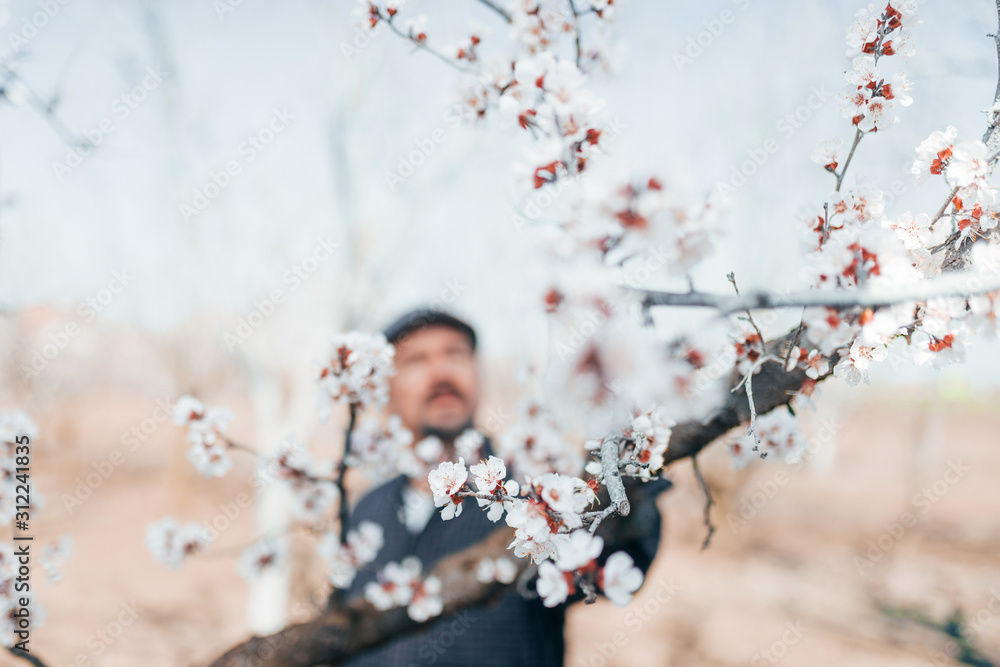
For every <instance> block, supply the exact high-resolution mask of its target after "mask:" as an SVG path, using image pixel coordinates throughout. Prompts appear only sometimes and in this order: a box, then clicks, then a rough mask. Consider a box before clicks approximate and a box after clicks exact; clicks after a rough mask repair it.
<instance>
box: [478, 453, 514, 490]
mask: <svg viewBox="0 0 1000 667" xmlns="http://www.w3.org/2000/svg"><path fill="white" fill-rule="evenodd" d="M469 472H471V473H472V474H473V475H474V477H473V481H474V482H475V483H476V487H477V488H478V489H479V490H480V491H482V492H484V493H493V492H494V491H496V490H497V488H498V487H500V486H501V485H502V484H503V481H504V479H505V478H506V477H507V466H505V465H504V463H503V460H501V459H499V458H497V457H496V456H491V457H489V459H487V460H486V461H483V462H482V463H478V464H476V465H474V466H471V467H470V468H469Z"/></svg>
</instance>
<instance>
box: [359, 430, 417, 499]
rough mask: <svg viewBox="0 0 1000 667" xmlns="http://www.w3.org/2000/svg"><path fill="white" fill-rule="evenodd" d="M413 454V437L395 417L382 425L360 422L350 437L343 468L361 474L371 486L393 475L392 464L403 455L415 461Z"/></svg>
mask: <svg viewBox="0 0 1000 667" xmlns="http://www.w3.org/2000/svg"><path fill="white" fill-rule="evenodd" d="M415 450H416V448H415V447H413V434H412V433H411V432H410V431H409V430H408V429H407V428H406V427H405V426H403V422H402V420H401V419H400V418H399V417H398V416H396V415H392V416H391V417H389V419H388V420H386V422H385V423H384V424H383V423H381V422H379V421H378V420H376V419H363V420H361V423H360V424H358V426H357V428H356V429H354V432H353V433H352V434H351V451H350V453H349V454H348V455H347V465H349V466H351V467H354V468H357V469H359V470H362V471H364V473H365V474H366V475H367V476H368V478H369V479H371V480H372V481H373V482H376V483H379V482H384V481H386V480H388V479H390V478H391V477H393V475H395V474H396V471H397V467H398V466H396V465H395V462H396V461H397V460H399V458H401V457H403V456H406V452H412V454H411V455H410V456H412V457H416V456H417V454H416V451H415ZM407 458H409V457H407Z"/></svg>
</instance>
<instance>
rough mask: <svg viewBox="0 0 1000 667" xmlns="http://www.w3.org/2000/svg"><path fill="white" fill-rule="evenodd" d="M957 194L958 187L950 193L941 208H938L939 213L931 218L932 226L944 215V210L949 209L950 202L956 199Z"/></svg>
mask: <svg viewBox="0 0 1000 667" xmlns="http://www.w3.org/2000/svg"><path fill="white" fill-rule="evenodd" d="M956 194H958V188H955V189H954V190H952V191H951V194H949V195H948V198H947V199H946V200H945V201H944V203H943V204H941V208H939V209H938V212H937V214H936V215H935V216H934V217H933V218H932V219H931V225H932V226H933V225H934V223H935V222H937V221H938V220H940V219H941V218H942V217H944V212H945V211H947V210H948V204H950V203H951V202H952V200H954V199H955V195H956Z"/></svg>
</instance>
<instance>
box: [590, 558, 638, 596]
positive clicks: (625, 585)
mask: <svg viewBox="0 0 1000 667" xmlns="http://www.w3.org/2000/svg"><path fill="white" fill-rule="evenodd" d="M642 581H643V576H642V570H640V569H639V568H637V567H636V566H635V563H634V562H633V560H632V557H631V556H629V555H628V554H627V553H625V552H624V551H616V552H615V553H613V554H611V555H610V556H609V557H608V560H607V562H606V563H605V564H604V568H603V569H602V570H601V581H600V584H599V585H600V587H601V590H602V591H604V594H605V595H606V596H607V597H608V599H609V600H611V602H613V603H614V604H616V605H618V606H619V607H622V606H625V605H627V604H628V603H629V602H630V601H631V600H632V595H633V594H634V593H635V592H636V591H637V590H639V587H640V586H642Z"/></svg>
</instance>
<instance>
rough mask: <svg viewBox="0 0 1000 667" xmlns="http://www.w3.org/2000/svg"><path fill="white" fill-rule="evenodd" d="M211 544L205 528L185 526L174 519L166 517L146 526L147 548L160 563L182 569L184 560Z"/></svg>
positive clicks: (196, 525) (191, 525) (193, 524)
mask: <svg viewBox="0 0 1000 667" xmlns="http://www.w3.org/2000/svg"><path fill="white" fill-rule="evenodd" d="M209 542H211V536H210V535H209V533H208V530H206V529H205V527H204V526H202V525H201V524H198V523H193V522H192V523H187V524H184V525H183V526H181V525H179V524H178V523H177V520H176V519H174V518H173V517H165V518H163V519H160V520H159V521H157V522H155V523H152V524H150V525H148V526H146V547H147V548H148V549H149V550H150V552H151V553H152V554H153V557H154V558H156V560H158V561H159V562H160V563H162V564H163V565H166V566H167V567H169V568H172V569H175V570H176V569H180V567H181V565H182V564H183V563H184V559H185V558H187V557H188V556H191V555H194V554H196V553H199V552H200V551H202V550H204V548H205V546H206V545H208V544H209Z"/></svg>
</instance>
